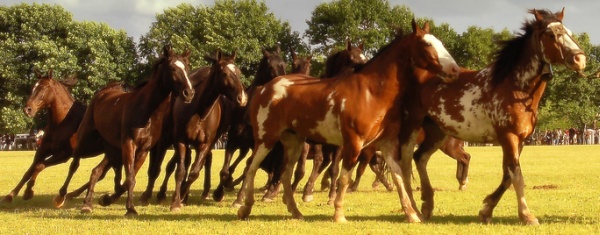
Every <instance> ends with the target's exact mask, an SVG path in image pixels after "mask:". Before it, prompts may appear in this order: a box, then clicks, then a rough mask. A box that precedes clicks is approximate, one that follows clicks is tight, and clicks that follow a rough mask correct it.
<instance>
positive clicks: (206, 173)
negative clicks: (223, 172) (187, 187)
mask: <svg viewBox="0 0 600 235" xmlns="http://www.w3.org/2000/svg"><path fill="white" fill-rule="evenodd" d="M212 159H213V155H212V151H210V150H209V151H208V152H207V153H206V157H205V160H204V164H203V165H204V185H203V186H204V189H203V190H202V195H200V196H201V197H202V198H203V199H204V200H208V199H209V197H208V195H209V193H210V175H211V172H210V171H211V168H212Z"/></svg>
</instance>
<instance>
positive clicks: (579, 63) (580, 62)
mask: <svg viewBox="0 0 600 235" xmlns="http://www.w3.org/2000/svg"><path fill="white" fill-rule="evenodd" d="M586 59H587V58H586V56H585V54H584V53H583V52H578V53H574V54H573V55H569V56H566V57H565V64H566V65H567V66H568V67H569V68H570V69H572V70H575V71H583V70H584V69H585V66H586Z"/></svg>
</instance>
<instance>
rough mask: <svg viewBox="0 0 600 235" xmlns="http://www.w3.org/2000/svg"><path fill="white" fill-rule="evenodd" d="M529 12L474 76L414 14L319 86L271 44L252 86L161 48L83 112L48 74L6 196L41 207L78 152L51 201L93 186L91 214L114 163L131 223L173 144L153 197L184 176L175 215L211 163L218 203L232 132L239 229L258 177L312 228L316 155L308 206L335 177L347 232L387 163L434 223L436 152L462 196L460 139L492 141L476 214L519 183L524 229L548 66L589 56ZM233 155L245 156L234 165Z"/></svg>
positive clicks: (37, 92)
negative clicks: (215, 158) (368, 179)
mask: <svg viewBox="0 0 600 235" xmlns="http://www.w3.org/2000/svg"><path fill="white" fill-rule="evenodd" d="M529 13H531V14H533V15H534V19H533V20H526V21H525V22H524V24H523V27H522V30H523V32H522V33H521V34H519V35H516V36H515V37H514V38H513V39H510V40H507V41H504V42H502V44H501V48H500V50H499V51H497V52H496V54H495V58H494V61H493V62H492V63H491V64H490V65H489V66H488V67H486V68H484V69H482V70H479V71H473V70H468V69H465V68H461V67H459V66H458V65H457V63H456V62H455V61H454V59H453V58H452V56H451V55H450V54H449V53H448V51H447V50H446V49H445V48H444V46H443V44H442V42H440V41H439V40H438V39H437V38H435V37H434V36H433V35H432V34H430V32H429V31H430V28H429V24H428V23H425V24H424V25H423V27H420V26H419V25H418V24H417V23H416V22H415V21H414V20H413V22H412V32H409V33H406V34H405V33H404V32H398V33H397V35H396V39H394V40H393V41H392V42H390V43H389V44H388V45H387V46H385V47H383V48H382V49H380V50H379V51H378V52H377V53H376V54H375V55H374V56H373V57H372V58H371V59H369V60H367V59H366V58H365V56H364V55H363V54H362V49H363V46H362V45H359V46H352V45H351V43H350V41H348V43H347V45H346V48H345V49H344V50H342V51H339V52H337V53H335V54H333V55H331V56H330V57H328V58H327V62H326V70H325V74H323V75H322V76H321V77H319V78H316V77H311V76H309V75H308V74H309V73H310V61H311V57H310V56H309V57H304V58H302V57H299V56H297V55H296V53H295V52H294V51H293V50H292V51H291V57H292V66H291V67H292V71H291V73H290V74H287V73H286V66H287V65H286V63H285V62H284V60H283V59H282V55H281V51H280V50H279V48H277V49H276V50H275V51H273V52H270V51H267V50H264V49H263V51H262V53H263V58H262V60H261V61H260V64H259V66H258V69H257V71H256V75H255V79H254V80H253V81H252V83H251V84H250V86H249V87H247V88H244V87H243V85H242V83H241V73H240V70H239V69H238V68H237V66H235V58H236V53H235V52H233V53H232V54H231V55H226V54H224V53H222V52H221V51H220V50H218V51H216V52H215V53H214V55H209V56H205V59H206V60H207V61H208V62H209V63H210V66H207V67H203V68H200V69H196V70H192V71H190V68H189V61H188V58H189V56H190V52H189V51H188V52H185V53H183V54H177V53H175V52H174V51H173V50H172V49H171V48H170V47H168V46H165V48H164V50H163V52H162V55H161V56H160V58H159V59H158V60H157V61H156V63H155V65H154V67H153V72H152V75H151V76H150V78H149V79H148V80H147V81H146V82H145V83H143V84H140V85H138V86H137V87H129V86H127V85H125V84H123V83H120V82H113V83H109V84H108V85H107V86H106V87H104V88H102V89H101V90H100V91H98V92H96V93H95V95H94V96H93V98H92V100H91V101H90V103H89V105H88V106H86V105H85V104H83V103H81V102H79V101H76V100H75V99H73V97H72V96H71V95H70V92H69V87H71V86H73V85H74V82H75V81H76V80H74V79H69V80H65V81H57V80H55V79H53V76H52V71H49V72H48V73H47V74H46V75H42V74H37V76H38V77H39V80H38V82H37V83H36V84H35V85H34V87H33V90H32V94H31V96H30V97H29V99H28V101H27V105H26V107H25V108H24V112H25V114H26V115H28V116H30V117H33V116H35V115H36V113H37V112H38V111H39V110H40V109H48V110H49V112H48V113H49V121H48V126H47V127H46V129H45V135H44V136H43V140H42V144H41V146H40V148H39V149H38V150H37V151H36V153H35V156H34V159H33V163H32V164H31V166H30V167H29V169H28V170H27V171H26V172H25V174H24V176H23V178H22V179H21V180H20V182H19V183H18V184H17V186H16V187H15V188H14V189H13V190H12V191H11V192H10V193H9V194H8V195H6V196H5V197H4V198H3V201H5V202H12V201H13V198H14V197H15V196H16V195H18V193H19V191H20V190H21V188H22V187H23V186H24V185H25V183H27V188H26V189H25V192H24V194H23V198H24V199H25V200H27V199H30V198H32V197H33V195H34V192H33V186H34V184H35V180H36V178H37V176H38V174H39V173H40V172H41V171H42V170H43V169H44V168H46V167H49V166H53V165H56V164H61V163H65V162H67V161H68V160H69V159H71V158H72V162H71V165H70V167H69V172H68V176H67V178H66V180H65V183H64V185H63V186H62V187H61V188H60V190H59V194H58V196H56V197H55V199H54V204H55V206H56V207H60V206H62V205H63V203H64V201H65V199H66V198H72V197H76V196H78V195H80V194H82V193H83V192H86V196H85V199H84V203H83V206H82V208H81V211H82V212H91V211H92V197H93V193H94V186H95V184H96V183H97V182H98V181H99V180H101V179H103V178H104V177H105V175H106V174H107V172H108V171H109V170H110V169H113V170H114V172H115V179H114V184H115V185H114V193H113V194H110V195H109V194H107V195H103V196H102V197H101V198H100V204H101V205H110V204H111V203H113V202H115V201H116V200H117V199H119V198H120V197H121V196H122V195H123V194H125V193H127V201H126V210H127V212H126V215H136V214H137V212H136V210H135V207H134V202H133V188H134V186H135V184H136V174H137V173H138V171H139V169H140V168H141V166H142V165H143V163H144V162H145V159H146V156H147V155H148V153H149V155H150V158H149V159H150V160H149V162H150V163H149V167H148V177H149V180H148V185H147V187H146V190H145V191H144V192H143V194H142V195H141V198H140V202H141V204H142V205H147V204H148V203H149V200H150V199H151V197H152V192H153V190H154V185H155V183H156V180H157V178H158V176H159V174H160V172H161V165H162V162H163V160H164V156H165V154H166V152H167V149H168V148H169V147H173V149H174V155H173V157H172V158H171V159H170V160H169V162H168V163H167V167H166V170H165V171H166V176H165V179H164V181H163V183H162V185H161V187H160V190H159V192H158V193H157V194H156V199H157V200H158V201H159V202H162V201H164V200H166V191H167V181H168V179H169V178H170V177H171V174H174V178H175V182H176V186H175V190H174V191H173V196H172V201H171V210H172V211H179V210H181V208H182V206H183V205H184V204H185V203H186V201H187V199H188V196H189V192H190V186H191V185H192V184H193V183H194V182H195V181H196V180H197V179H198V178H199V174H200V172H201V170H202V168H203V167H206V169H205V171H204V172H205V177H204V180H205V181H204V185H203V187H204V188H203V192H202V195H201V197H202V198H209V192H210V187H211V185H210V170H209V169H210V168H211V165H212V154H211V148H212V146H213V145H214V143H215V141H216V140H217V138H219V137H220V136H221V135H222V134H223V133H227V135H228V141H227V144H226V148H225V159H224V164H223V168H222V169H221V171H220V174H219V185H218V186H217V188H216V189H215V190H214V192H213V195H212V197H213V199H214V200H216V201H221V200H223V198H224V191H225V190H233V187H234V186H235V185H236V184H239V183H242V186H241V189H240V190H239V192H238V194H237V198H236V199H235V201H234V205H235V206H237V207H239V209H238V212H237V215H238V218H239V219H248V217H249V215H250V213H251V210H252V207H253V204H254V202H255V199H254V190H255V187H254V183H255V182H254V178H255V175H256V172H257V170H258V168H261V169H263V170H264V171H266V172H267V173H268V175H269V177H268V181H267V183H266V185H265V189H266V193H265V195H264V196H263V200H265V201H269V200H272V199H273V197H275V195H277V193H278V192H279V189H280V188H281V187H283V202H284V203H285V204H286V206H287V209H288V211H289V212H290V213H291V214H292V217H293V218H296V219H301V218H302V213H301V212H300V211H299V210H298V208H297V206H296V202H295V199H294V197H293V193H294V192H295V191H296V188H297V186H298V184H299V180H300V179H301V178H302V177H303V176H304V174H305V170H304V166H305V162H306V160H307V159H313V161H314V166H313V170H312V172H311V174H310V177H309V180H308V182H307V183H306V185H305V188H304V191H303V197H302V199H303V200H304V201H306V202H308V201H311V200H313V197H312V191H313V188H314V184H315V181H316V179H317V177H318V176H319V175H320V174H321V173H322V172H323V171H325V169H327V171H326V172H327V176H325V177H323V182H322V183H321V185H322V187H324V188H329V190H330V193H329V203H330V204H333V206H334V208H335V212H334V220H335V221H336V222H344V221H346V218H345V216H344V208H343V203H344V195H345V193H346V192H347V191H351V190H356V187H357V184H358V182H359V181H360V176H361V175H362V174H363V172H364V171H365V168H366V166H367V165H370V166H371V169H373V171H374V172H375V173H376V175H377V179H378V180H380V181H381V182H382V183H383V184H384V185H385V186H386V188H388V190H392V189H393V187H392V186H391V185H390V184H389V183H388V182H387V180H386V177H385V176H384V168H383V167H382V166H383V165H386V166H387V167H388V168H389V171H391V176H392V177H391V178H392V180H393V183H394V186H395V188H396V189H397V191H398V195H399V198H400V203H401V207H402V210H403V212H404V214H405V216H406V219H407V221H409V222H421V221H423V220H427V219H429V218H430V217H431V216H432V211H433V208H434V198H433V196H434V191H433V188H432V186H431V183H430V181H429V178H428V175H427V162H428V160H429V158H430V156H431V155H432V154H433V153H434V152H435V151H437V150H438V149H441V150H442V151H443V152H444V153H446V154H447V155H449V156H451V157H453V158H455V159H456V160H457V166H458V167H457V174H456V177H457V180H458V181H459V189H461V190H464V189H465V188H466V184H467V175H468V166H469V159H470V155H469V154H468V153H467V152H465V151H464V148H463V147H464V141H469V142H485V143H489V142H493V143H498V144H500V145H501V146H502V151H503V162H502V171H503V176H502V179H501V182H500V185H499V186H498V188H497V189H496V190H495V191H494V192H493V193H491V194H490V195H488V196H487V197H486V198H485V200H484V206H483V209H481V210H480V211H479V218H480V220H481V221H482V222H484V223H490V222H491V219H492V213H493V210H494V208H495V207H496V205H497V204H498V202H499V200H500V198H501V197H502V195H503V194H504V192H505V191H506V190H507V189H508V188H509V187H510V186H511V185H512V186H513V187H514V189H515V192H516V194H517V202H518V216H519V218H520V220H521V221H522V222H523V223H524V224H529V225H536V224H538V223H539V222H538V220H537V218H536V217H535V216H534V215H533V214H532V213H531V212H530V211H529V208H528V206H527V203H526V200H525V195H524V180H523V175H522V172H521V167H520V163H519V158H520V154H521V151H522V149H523V141H524V140H525V138H526V137H528V136H529V135H530V134H531V133H532V132H533V130H534V128H535V124H536V118H537V109H538V105H539V101H540V99H541V97H542V95H543V93H544V90H545V88H546V86H547V83H548V82H549V81H550V79H551V78H552V66H553V65H564V66H565V67H566V68H568V69H570V70H573V71H576V72H581V71H582V70H583V69H584V68H585V63H586V56H585V54H584V52H583V50H582V49H581V48H580V47H579V45H578V44H577V42H576V41H575V40H574V39H573V35H572V33H571V31H570V30H569V29H567V28H566V27H565V26H564V25H563V24H562V19H563V15H564V9H563V10H562V11H560V12H556V13H553V12H550V11H547V10H535V9H533V10H529ZM463 140H464V141H463ZM415 148H416V151H415ZM192 149H193V150H194V152H195V157H194V159H193V161H192V156H191V153H192V151H191V150H192ZM250 150H252V154H251V155H250V157H249V158H248V159H247V162H246V167H245V168H244V170H243V174H242V176H241V177H240V178H238V179H234V178H233V172H234V170H235V169H236V168H237V166H238V165H239V164H240V163H241V161H243V159H244V156H246V154H247V153H249V152H250ZM236 151H238V152H239V156H238V157H237V158H236V159H235V160H234V161H233V162H232V160H233V155H234V153H235V152H236ZM101 154H104V155H103V156H104V158H103V159H102V161H101V162H100V163H99V164H98V165H97V166H96V167H95V168H93V170H92V171H91V175H90V180H89V182H88V183H86V184H85V185H83V186H81V187H79V188H77V189H76V190H74V191H72V192H70V193H68V187H69V183H70V180H71V178H72V177H73V174H74V173H75V172H76V170H77V168H78V166H79V162H80V159H81V158H88V157H94V156H98V155H101ZM413 160H414V161H415V163H416V168H417V171H418V174H419V179H420V183H421V200H422V206H421V210H420V211H419V210H418V209H417V205H416V201H415V199H414V197H413V193H412V186H411V173H412V161H413ZM357 165H358V167H357V175H356V177H355V181H354V183H353V184H352V185H350V183H351V174H352V172H353V169H354V168H355V167H356V166H357ZM340 167H341V170H340ZM123 169H124V170H125V179H124V181H123V182H122V183H121V180H122V179H121V177H122V171H123ZM293 176H294V181H293V182H292V178H293ZM329 180H330V181H329Z"/></svg>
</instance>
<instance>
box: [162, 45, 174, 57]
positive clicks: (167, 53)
mask: <svg viewBox="0 0 600 235" xmlns="http://www.w3.org/2000/svg"><path fill="white" fill-rule="evenodd" d="M171 53H173V48H172V47H171V45H169V44H167V45H165V46H164V47H163V55H164V56H167V57H168V56H170V55H171Z"/></svg>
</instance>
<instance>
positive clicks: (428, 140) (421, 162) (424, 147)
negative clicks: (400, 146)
mask: <svg viewBox="0 0 600 235" xmlns="http://www.w3.org/2000/svg"><path fill="white" fill-rule="evenodd" d="M423 129H424V131H425V133H426V134H425V139H424V140H423V142H422V143H421V144H419V147H418V148H417V150H416V151H415V152H414V154H413V159H414V161H415V165H416V167H417V172H418V173H419V178H420V179H421V201H422V203H421V213H422V214H423V219H425V220H428V219H430V218H431V216H432V215H433V209H434V194H435V192H434V190H433V187H432V186H431V181H430V180H429V175H428V173H427V163H428V162H429V158H430V157H431V155H432V154H433V153H435V152H436V151H437V150H438V149H439V147H440V146H441V145H442V143H444V141H445V140H444V138H446V137H445V134H444V133H443V132H441V130H439V128H433V127H427V126H424V128H423Z"/></svg>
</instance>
